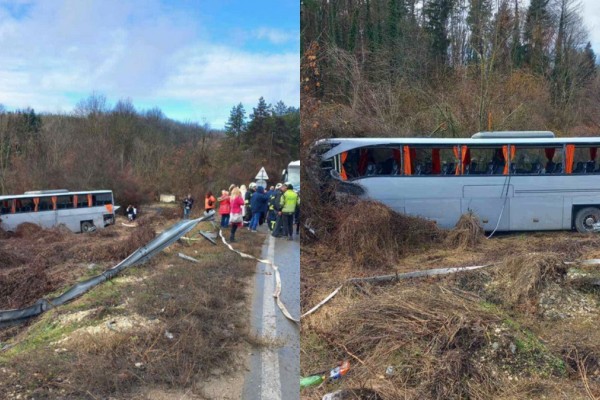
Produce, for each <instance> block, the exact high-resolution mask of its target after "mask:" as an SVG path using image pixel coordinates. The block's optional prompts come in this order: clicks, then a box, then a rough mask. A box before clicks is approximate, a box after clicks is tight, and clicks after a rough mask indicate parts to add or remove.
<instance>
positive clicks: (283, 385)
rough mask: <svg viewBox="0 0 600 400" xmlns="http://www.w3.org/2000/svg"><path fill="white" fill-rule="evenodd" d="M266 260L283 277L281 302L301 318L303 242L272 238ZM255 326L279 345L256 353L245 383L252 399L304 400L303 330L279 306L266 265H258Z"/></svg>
mask: <svg viewBox="0 0 600 400" xmlns="http://www.w3.org/2000/svg"><path fill="white" fill-rule="evenodd" d="M262 258H263V259H269V260H271V261H272V262H273V263H274V264H275V265H276V266H277V267H279V272H280V275H281V299H282V301H283V303H284V304H285V305H286V307H287V309H288V311H289V312H290V314H292V316H293V317H294V318H299V317H300V241H299V239H298V238H297V237H296V238H294V240H293V241H287V240H285V239H275V238H273V237H271V236H270V235H269V236H268V237H267V239H266V241H265V244H264V245H263V252H262ZM255 279H256V281H255V292H254V300H253V306H252V326H253V328H254V329H255V331H256V332H257V333H258V334H259V335H260V336H261V337H263V338H267V339H275V343H276V345H274V346H267V347H265V348H263V349H261V350H260V351H255V352H254V353H253V354H252V355H251V359H250V372H249V373H248V375H247V376H246V381H245V383H244V391H243V398H244V399H248V400H258V399H261V400H280V399H285V400H288V399H290V400H295V399H300V329H299V326H298V325H297V324H296V323H294V322H292V321H290V320H288V319H287V318H285V316H284V315H283V314H282V313H281V311H280V310H279V308H278V307H277V303H276V302H275V298H274V297H273V291H274V289H275V274H274V271H273V269H272V268H271V267H270V266H268V265H265V264H262V263H258V264H257V266H256V278H255Z"/></svg>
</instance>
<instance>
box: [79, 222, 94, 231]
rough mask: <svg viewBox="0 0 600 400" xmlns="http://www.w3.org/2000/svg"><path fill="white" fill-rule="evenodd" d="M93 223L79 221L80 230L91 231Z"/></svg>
mask: <svg viewBox="0 0 600 400" xmlns="http://www.w3.org/2000/svg"><path fill="white" fill-rule="evenodd" d="M94 230H95V229H94V224H93V223H91V222H88V221H85V222H82V223H81V232H92V231H94Z"/></svg>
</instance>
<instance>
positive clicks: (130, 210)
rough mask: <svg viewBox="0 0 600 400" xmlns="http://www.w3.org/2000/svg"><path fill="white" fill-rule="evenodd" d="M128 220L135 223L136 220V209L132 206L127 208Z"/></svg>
mask: <svg viewBox="0 0 600 400" xmlns="http://www.w3.org/2000/svg"><path fill="white" fill-rule="evenodd" d="M126 213H127V219H128V220H129V221H133V220H134V219H135V208H134V207H133V206H132V205H131V204H130V205H128V206H127V210H126Z"/></svg>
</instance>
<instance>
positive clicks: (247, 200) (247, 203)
mask: <svg viewBox="0 0 600 400" xmlns="http://www.w3.org/2000/svg"><path fill="white" fill-rule="evenodd" d="M255 191H256V183H254V182H250V184H249V185H248V190H247V191H246V196H245V197H244V210H245V212H244V221H245V222H246V223H248V224H250V220H251V219H252V203H251V200H252V196H254V192H255ZM248 230H250V226H248Z"/></svg>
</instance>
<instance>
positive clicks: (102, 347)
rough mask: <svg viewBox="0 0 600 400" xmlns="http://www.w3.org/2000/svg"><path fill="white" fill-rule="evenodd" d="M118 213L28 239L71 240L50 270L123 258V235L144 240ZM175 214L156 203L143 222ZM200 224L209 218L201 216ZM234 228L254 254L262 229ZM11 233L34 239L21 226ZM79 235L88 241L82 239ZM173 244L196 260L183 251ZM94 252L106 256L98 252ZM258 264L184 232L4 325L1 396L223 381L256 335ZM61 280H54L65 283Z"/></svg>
mask: <svg viewBox="0 0 600 400" xmlns="http://www.w3.org/2000/svg"><path fill="white" fill-rule="evenodd" d="M120 222H121V221H118V223H117V225H116V226H114V227H111V228H109V229H107V230H105V231H102V232H96V233H94V234H92V235H89V236H88V235H72V234H70V233H68V232H64V233H62V234H63V236H62V237H58V236H57V235H55V234H54V233H53V232H37V233H35V234H32V235H33V237H34V238H35V239H32V240H33V241H35V240H39V239H40V238H41V239H42V240H41V241H40V243H41V244H43V245H44V246H46V245H47V246H48V253H50V248H51V247H52V243H70V244H72V246H71V247H69V248H68V250H65V253H67V252H68V253H67V254H68V255H69V256H70V257H80V258H77V259H76V260H77V263H70V262H69V261H65V262H64V263H63V264H62V267H60V269H52V268H51V267H50V266H49V267H48V270H47V273H48V275H49V276H53V275H54V274H58V273H59V272H61V271H62V272H64V271H68V270H69V268H74V267H75V266H78V267H79V268H80V270H83V271H84V274H85V273H89V271H88V269H87V266H89V264H91V263H97V264H98V265H99V266H102V267H104V266H112V264H113V263H115V261H119V260H118V258H120V255H119V251H120V250H121V249H124V247H123V248H122V247H119V246H126V244H125V243H123V242H125V241H127V242H130V243H129V246H132V247H136V248H137V245H136V244H134V243H135V241H136V240H139V241H143V240H145V237H144V236H143V235H144V230H145V229H148V228H145V224H144V223H142V224H140V226H138V227H137V228H130V227H126V226H123V225H121V224H120ZM175 222H176V219H171V218H169V213H168V212H164V213H163V212H160V213H156V214H155V215H154V216H153V217H151V218H149V220H148V221H147V224H148V226H150V227H151V228H152V231H161V230H163V229H165V228H166V227H168V226H170V225H172V224H173V223H175ZM198 229H202V230H212V229H213V228H212V226H211V224H209V223H203V224H201V226H199V227H198ZM239 235H240V237H239V238H238V239H239V240H238V243H237V244H236V247H237V248H239V249H240V250H242V251H244V252H247V253H250V254H254V255H256V256H258V255H259V253H260V250H261V245H262V242H263V241H264V236H263V235H257V234H250V232H247V231H245V230H242V231H241V232H239ZM46 236H49V237H50V238H48V239H47V238H46ZM28 237H29V238H30V239H31V237H32V236H31V235H30V236H28ZM92 238H93V239H94V241H90V239H92ZM7 240H8V241H9V242H11V243H15V244H16V243H21V241H24V242H23V243H25V244H27V243H29V242H31V240H30V241H25V237H19V236H18V235H15V236H14V237H11V238H8V239H7ZM51 242H52V243H51ZM85 242H88V243H93V244H92V245H90V247H84V244H85ZM79 246H81V247H79ZM15 247H18V246H16V245H15ZM11 248H12V247H11ZM65 248H67V246H66V245H65ZM122 251H124V252H125V250H122ZM96 252H98V253H96ZM179 252H183V253H185V254H187V255H189V256H192V257H194V258H196V259H198V260H199V261H200V262H199V263H192V262H189V261H186V260H183V259H181V258H179V257H178V256H177V254H178V253H179ZM91 253H94V254H91ZM100 253H101V254H104V256H102V257H103V258H97V257H100V256H99V255H98V254H100ZM109 254H110V257H109V256H108V255H109ZM21 255H23V256H25V255H26V252H23V253H19V257H20V256H21ZM66 258H67V256H66V255H65V256H64V257H63V256H61V258H60V259H66ZM23 260H27V258H23ZM104 260H105V261H104ZM53 265H55V264H53ZM11 268H12V270H13V271H22V270H24V269H25V266H24V265H18V264H17V263H15V264H14V265H13V266H12V267H11ZM96 268H97V267H95V268H94V269H93V270H94V271H95V270H96ZM254 269H255V262H254V261H252V260H245V259H242V258H240V257H239V256H238V255H236V254H234V253H233V252H230V251H228V250H226V249H225V247H224V246H213V245H211V244H210V243H209V242H207V241H206V240H198V241H189V242H186V241H180V242H178V243H176V244H174V245H172V246H170V247H169V248H168V249H166V250H165V251H163V252H162V253H161V254H159V255H157V256H156V257H154V258H153V259H152V260H150V261H149V262H147V263H145V264H144V265H142V266H139V267H134V268H131V269H128V270H126V271H124V273H123V274H121V275H120V276H118V277H116V278H115V279H113V280H111V281H109V282H106V283H104V284H103V285H100V286H98V287H97V288H94V289H92V290H91V291H90V292H88V293H87V294H85V295H84V296H82V297H81V298H79V299H77V300H75V301H73V302H71V303H69V304H67V305H64V306H61V307H58V308H56V309H53V310H50V311H48V312H47V313H45V314H43V315H42V316H40V317H39V318H35V319H33V320H32V321H30V322H29V323H28V324H27V325H25V326H18V327H12V328H6V329H4V330H0V348H2V347H4V346H6V347H7V349H5V350H4V351H0V398H3V399H4V398H6V399H17V398H69V399H70V398H73V399H81V398H90V399H93V398H115V399H121V398H123V399H125V398H127V399H130V398H140V399H141V398H182V397H185V398H195V399H202V398H205V395H204V393H203V386H204V385H203V383H205V382H206V381H207V380H209V379H213V380H214V379H217V380H218V379H223V380H224V381H227V377H228V376H230V375H231V374H234V373H236V372H239V371H240V370H242V371H243V364H244V363H243V357H242V356H241V355H242V354H248V353H249V352H250V351H251V347H252V346H257V345H261V344H260V343H259V342H258V341H257V340H256V338H255V337H254V336H253V335H252V334H251V333H250V330H249V321H248V315H249V312H248V309H249V298H248V293H249V291H248V286H249V285H250V284H251V281H252V279H251V278H252V275H253V273H254ZM96 272H99V271H96ZM96 272H94V273H96ZM23 273H24V272H23ZM68 276H69V277H71V278H73V279H75V278H76V276H78V275H77V274H72V275H68ZM60 282H61V283H58V284H57V285H58V286H57V287H58V288H62V287H64V286H65V285H66V284H67V280H66V279H63V280H62V281H60ZM42 292H43V291H41V290H40V294H42Z"/></svg>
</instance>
